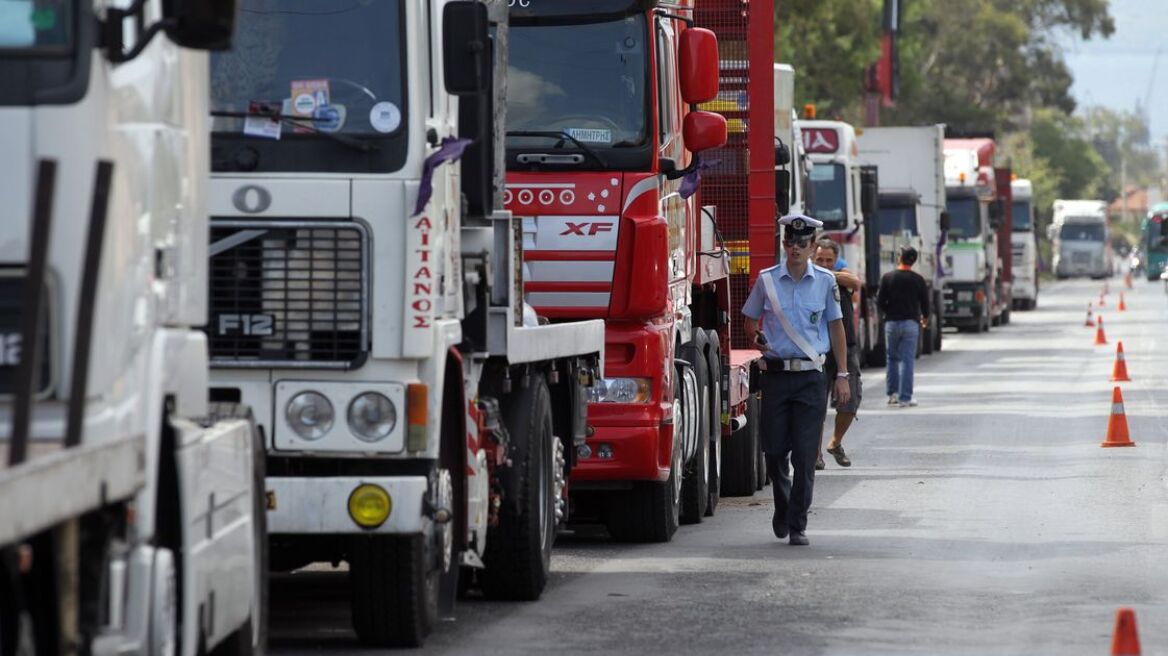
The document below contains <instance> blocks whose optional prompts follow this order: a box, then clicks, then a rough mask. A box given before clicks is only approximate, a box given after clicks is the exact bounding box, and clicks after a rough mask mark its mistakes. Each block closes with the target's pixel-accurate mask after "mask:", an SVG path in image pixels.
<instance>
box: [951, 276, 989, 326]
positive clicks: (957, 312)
mask: <svg viewBox="0 0 1168 656" xmlns="http://www.w3.org/2000/svg"><path fill="white" fill-rule="evenodd" d="M979 291H980V292H982V293H983V294H985V289H984V288H983V286H982V285H981V284H980V283H948V284H946V285H945V290H944V292H943V298H944V300H945V314H944V316H943V319H944V322H945V325H946V326H976V325H978V323H980V321H981V318H982V316H983V315H985V313H986V305H987V304H986V302H985V301H982V302H980V303H979V302H978V301H977V299H976V295H977V292H979Z"/></svg>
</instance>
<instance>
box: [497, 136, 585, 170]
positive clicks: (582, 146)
mask: <svg viewBox="0 0 1168 656" xmlns="http://www.w3.org/2000/svg"><path fill="white" fill-rule="evenodd" d="M507 136H508V137H544V138H547V139H559V143H557V144H556V148H562V147H563V145H564V142H565V141H571V142H572V144H573V145H575V146H576V147H577V148H579V149H580V150H581V151H583V152H584V153H585V154H586V155H589V156H591V157H592V159H594V160H596V163H597V164H599V165H600V166H601V167H602V168H608V163H607V162H605V161H604V159H602V158H601V157H600V154H599V153H597V152H596V151H595V150H594V149H593V148H592V147H591V146H589V145H588V144H586V143H584V142H583V141H580V140H579V139H577V138H576V137H573V136H572V135H571V134H568V132H567V131H564V132H556V131H555V130H508V131H507Z"/></svg>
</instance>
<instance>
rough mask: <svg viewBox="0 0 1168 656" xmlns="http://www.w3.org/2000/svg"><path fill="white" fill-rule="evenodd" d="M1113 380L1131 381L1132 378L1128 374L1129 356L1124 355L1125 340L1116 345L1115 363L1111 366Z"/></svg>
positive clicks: (1118, 381) (1119, 381) (1117, 381)
mask: <svg viewBox="0 0 1168 656" xmlns="http://www.w3.org/2000/svg"><path fill="white" fill-rule="evenodd" d="M1111 382H1113V383H1129V382H1131V378H1128V376H1127V358H1125V357H1124V355H1123V341H1122V340H1120V342H1119V343H1118V344H1117V345H1116V347H1115V365H1114V366H1112V368H1111Z"/></svg>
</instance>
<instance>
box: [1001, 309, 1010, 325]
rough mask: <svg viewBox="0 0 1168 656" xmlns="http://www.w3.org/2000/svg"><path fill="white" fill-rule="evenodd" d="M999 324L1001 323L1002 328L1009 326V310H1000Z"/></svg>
mask: <svg viewBox="0 0 1168 656" xmlns="http://www.w3.org/2000/svg"><path fill="white" fill-rule="evenodd" d="M1001 323H1002V325H1003V326H1007V325H1009V324H1010V311H1009V310H1002V321H1001Z"/></svg>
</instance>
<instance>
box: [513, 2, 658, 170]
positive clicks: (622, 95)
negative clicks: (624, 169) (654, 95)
mask: <svg viewBox="0 0 1168 656" xmlns="http://www.w3.org/2000/svg"><path fill="white" fill-rule="evenodd" d="M509 39H510V52H509V54H508V60H509V61H508V71H507V74H508V78H507V132H508V133H509V134H508V137H507V149H508V151H509V153H510V152H513V151H515V150H521V151H537V152H544V153H546V152H549V151H550V150H552V149H557V150H558V149H564V150H566V151H568V152H572V151H579V150H580V147H579V146H578V145H573V142H572V141H571V140H566V139H560V140H557V139H555V138H554V135H556V134H560V133H567V134H569V135H571V136H572V137H573V138H574V139H575V140H576V141H577V142H579V143H582V144H584V145H585V146H587V147H588V149H589V150H592V151H594V152H598V153H600V154H601V157H600V158H586V159H585V163H586V164H587V165H598V164H599V162H597V161H595V160H596V159H601V160H602V161H603V162H604V163H605V164H607V165H608V166H610V167H612V168H620V167H621V166H622V163H623V162H624V159H623V158H622V157H621V156H620V153H621V152H622V151H624V152H628V151H631V150H637V151H641V150H645V149H651V147H652V144H651V143H650V139H649V130H648V127H647V124H648V116H649V105H648V103H649V96H648V94H647V93H646V88H648V79H649V65H648V54H647V53H648V49H649V47H650V46H649V29H648V26H647V22H646V19H645V16H644V15H641V14H637V15H633V16H626V17H620V18H616V19H614V20H607V21H601V22H589V23H573V24H559V23H552V24H522V23H518V24H512V25H511V29H510V37H509ZM517 132H520V133H529V134H527V135H522V136H521V135H516V134H515V133H517ZM530 133H541V134H530ZM645 152H646V153H647V152H648V151H647V150H646V151H645ZM644 158H645V156H641V157H638V164H640V160H641V159H644Z"/></svg>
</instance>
